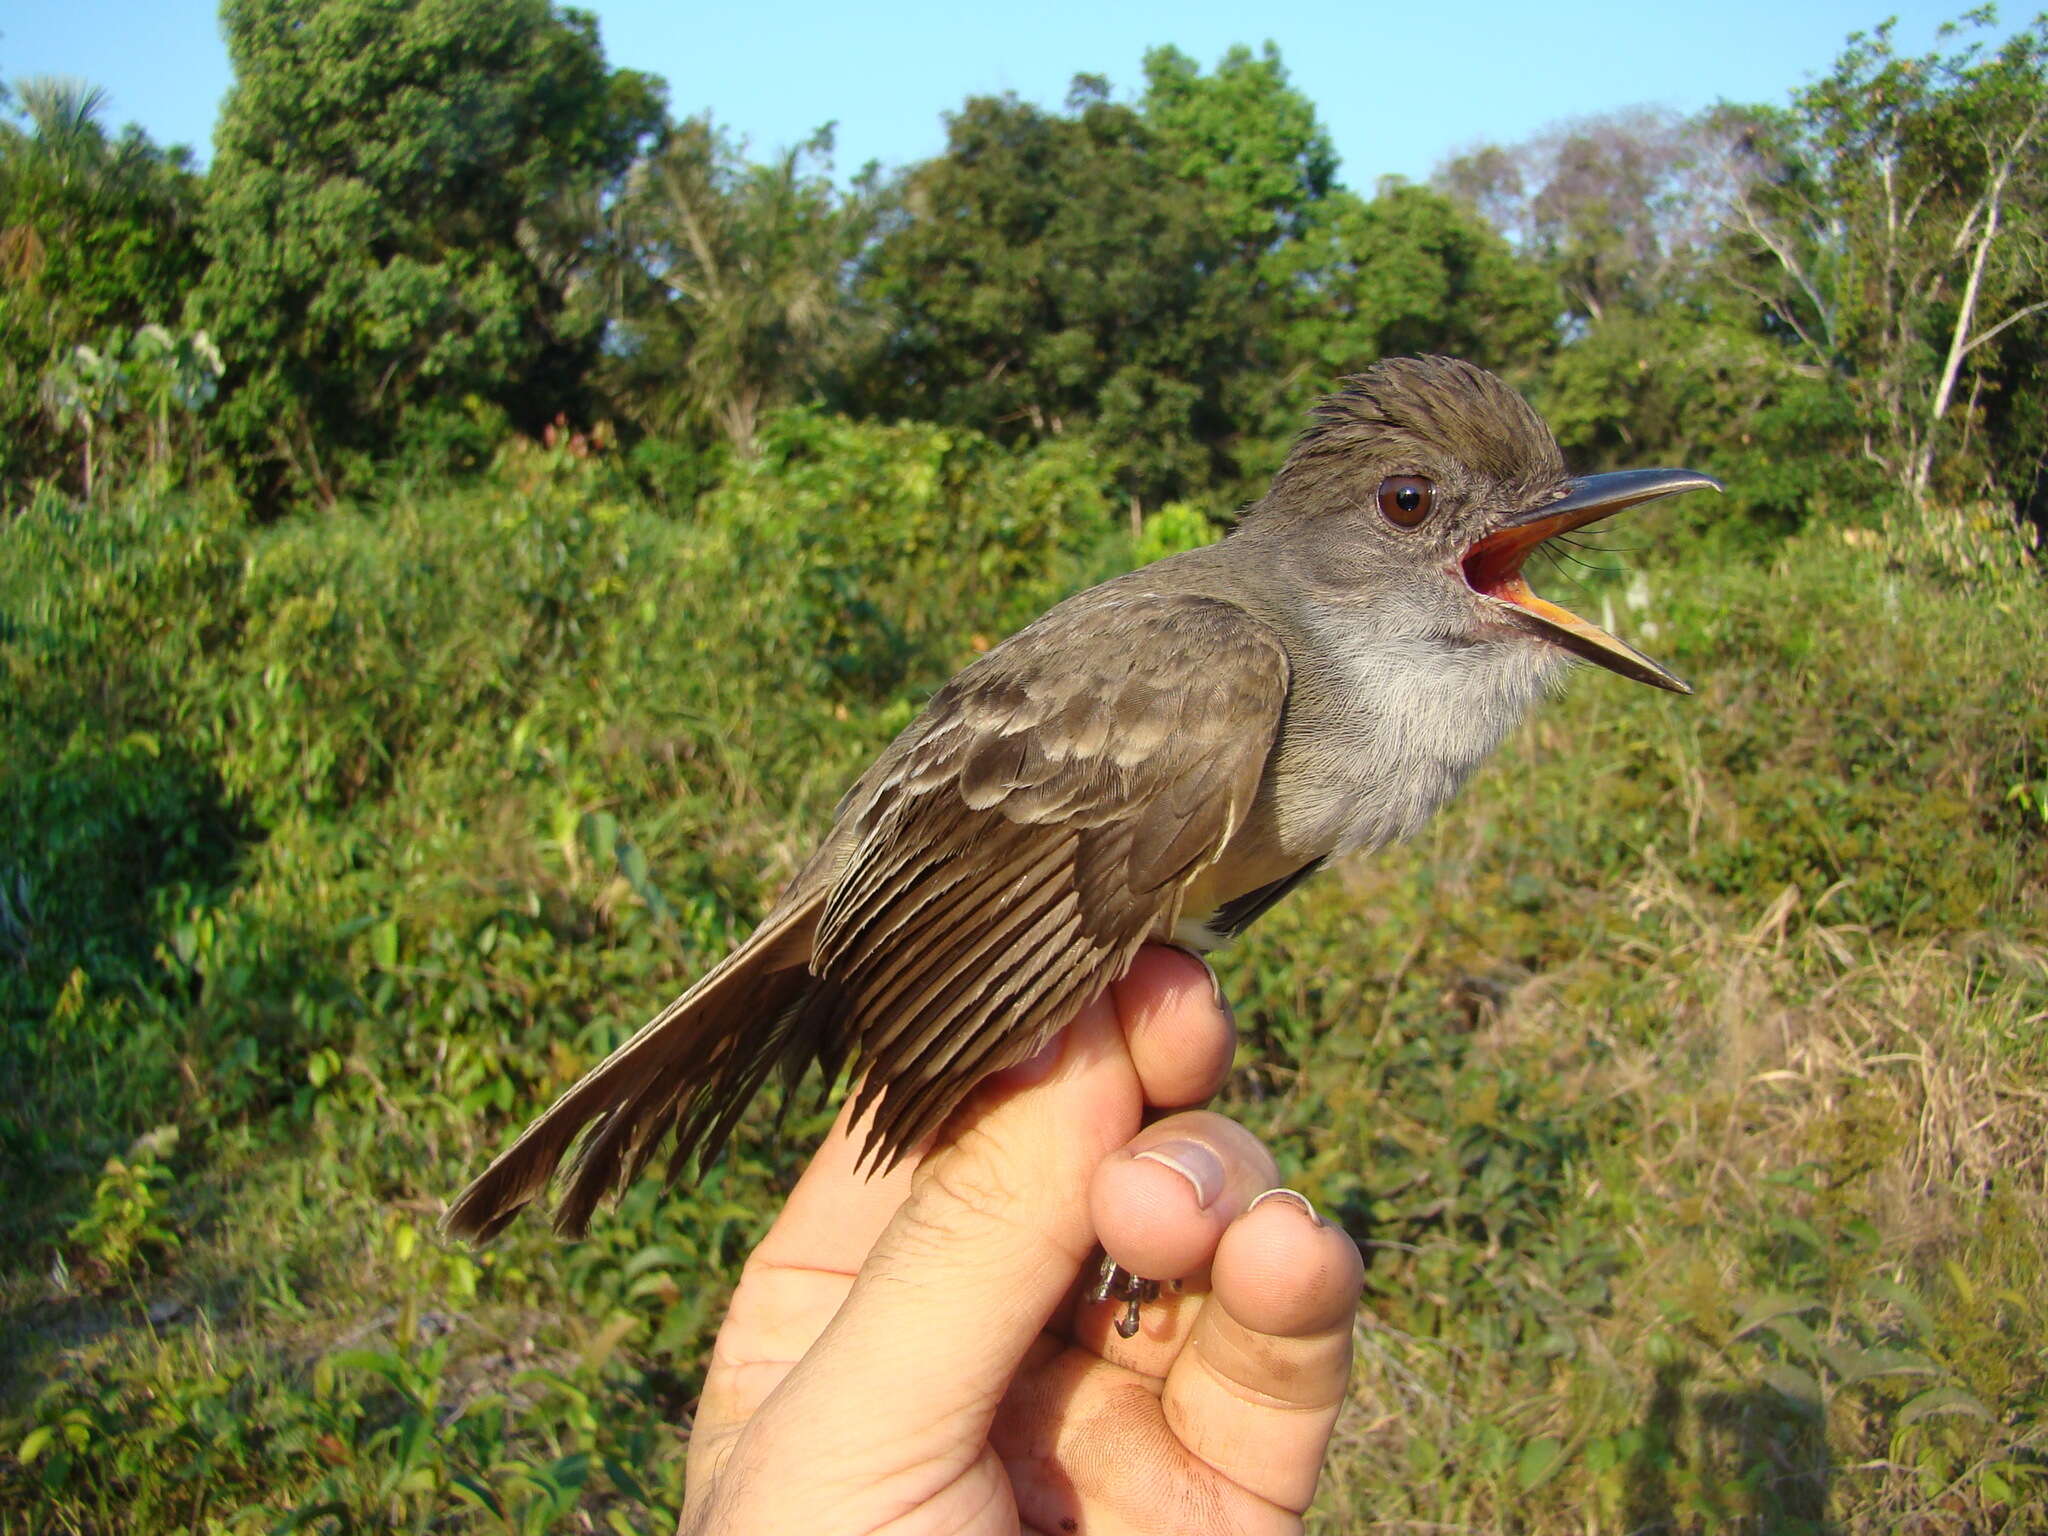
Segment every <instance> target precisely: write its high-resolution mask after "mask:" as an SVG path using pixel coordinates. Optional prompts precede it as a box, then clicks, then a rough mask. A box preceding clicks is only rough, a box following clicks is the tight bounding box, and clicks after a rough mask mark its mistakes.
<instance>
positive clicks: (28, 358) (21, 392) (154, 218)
mask: <svg viewBox="0 0 2048 1536" xmlns="http://www.w3.org/2000/svg"><path fill="white" fill-rule="evenodd" d="M5 99H6V98H5V96H4V94H0V103H4V102H5ZM15 101H16V103H17V104H18V114H17V115H16V116H14V118H13V119H12V120H7V119H5V118H0V497H4V498H5V500H6V501H8V502H12V501H14V500H15V499H16V498H17V497H18V496H19V495H20V494H21V493H22V489H21V488H22V487H23V486H25V484H26V483H27V482H28V481H30V480H32V479H34V478H36V477H38V476H44V475H52V474H55V473H57V472H58V470H59V466H60V463H61V461H62V459H63V458H64V457H65V449H64V445H63V443H62V442H61V440H60V435H59V434H57V433H53V432H52V431H51V430H49V423H48V418H47V417H46V415H45V409H44V401H43V399H42V396H41V383H42V381H43V379H44V377H45V375H46V374H47V373H48V372H49V371H50V369H51V368H52V367H54V366H56V365H58V364H59V363H60V362H61V361H62V360H63V359H64V358H66V357H68V356H69V355H70V353H71V351H72V349H73V348H75V347H78V346H80V345H87V344H93V343H97V342H98V341H99V340H100V339H101V337H102V335H103V334H104V333H105V332H106V331H107V330H109V329H110V328H119V329H122V330H128V329H132V328H134V327H137V326H143V325H147V324H150V323H151V322H153V321H161V320H168V319H174V318H175V317H176V316H177V314H178V311H179V309H180V308H181V306H182V305H183V303H184V299H185V294H186V292H187V291H188V290H189V288H190V287H191V286H192V285H193V283H195V282H196V281H197V279H198V276H199V273H200V270H201V268H202V265H203V257H202V255H201V252H200V248H199V243H198V238H197V214H198V209H199V186H200V184H199V179H198V177H196V176H195V175H194V174H193V173H192V171H191V170H190V168H189V165H188V163H187V156H186V154H185V152H184V151H183V150H182V149H173V150H164V149H160V148H158V147H157V146H156V145H155V144H153V143H151V142H150V140H149V138H148V136H147V135H145V134H144V133H143V132H142V131H141V130H140V129H139V128H134V127H130V128H128V129H126V130H124V131H123V132H121V133H119V134H109V133H108V132H107V131H106V129H105V127H104V126H103V124H102V122H101V117H102V113H103V111H104V106H105V97H104V95H103V94H102V93H101V92H100V91H98V90H96V89H94V88H92V87H90V86H87V85H83V84H81V83H79V82H77V81H72V80H54V79H43V78H39V79H32V80H25V81H23V82H21V83H20V85H19V86H18V87H17V89H16V92H15Z"/></svg>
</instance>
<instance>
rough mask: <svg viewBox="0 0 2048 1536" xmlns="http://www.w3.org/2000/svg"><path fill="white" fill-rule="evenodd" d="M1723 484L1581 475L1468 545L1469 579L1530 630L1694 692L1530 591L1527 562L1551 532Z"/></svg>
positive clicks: (1684, 474) (1632, 474) (1640, 474)
mask: <svg viewBox="0 0 2048 1536" xmlns="http://www.w3.org/2000/svg"><path fill="white" fill-rule="evenodd" d="M1720 489H1721V482H1720V481H1718V480H1716V479H1714V478H1713V476H1711V475H1703V474H1701V473H1700V472H1699V471H1698V470H1694V469H1623V470H1616V471H1615V472H1614V473H1612V474H1606V475H1582V476H1580V477H1579V478H1578V479H1576V480H1573V481H1572V482H1571V483H1570V488H1569V489H1568V490H1567V491H1566V492H1565V494H1564V495H1563V496H1561V497H1560V498H1558V499H1557V500H1556V501H1552V502H1546V503H1545V504H1544V505H1542V506H1540V507H1536V508H1533V509H1531V510H1530V511H1527V512H1518V513H1516V514H1514V515H1513V516H1512V517H1510V518H1508V519H1507V520H1506V521H1505V522H1503V523H1502V524H1501V525H1500V526H1499V527H1498V528H1496V529H1494V530H1493V532H1491V533H1489V534H1487V535H1486V536H1485V537H1484V538H1482V539H1481V540H1479V542H1478V543H1476V544H1474V545H1473V546H1472V547H1471V548H1470V549H1468V550H1466V551H1465V557H1464V559H1463V561H1462V562H1461V563H1462V564H1463V566H1464V569H1465V584H1466V585H1467V586H1469V587H1470V588H1471V589H1472V590H1473V591H1474V592H1476V593H1478V594H1479V595H1480V596H1481V597H1484V598H1489V599H1491V600H1492V601H1494V602H1497V603H1500V604H1502V605H1504V606H1505V607H1507V608H1509V609H1510V610H1512V611H1513V614H1514V617H1515V620H1516V622H1518V623H1520V624H1522V625H1523V626H1524V627H1525V628H1528V629H1532V630H1534V631H1535V632H1536V633H1537V634H1539V635H1541V636H1543V638H1544V639H1546V640H1550V641H1553V642H1554V643H1556V644H1558V645H1561V646H1563V647H1564V648H1565V649H1566V650H1568V651H1571V652H1574V653H1575V654H1577V655H1580V656H1583V657H1585V658H1586V660H1588V661H1593V662H1598V663H1599V664H1600V665H1601V666H1603V667H1606V668H1607V669H1608V670H1609V671H1611V672H1619V673H1620V674H1621V675H1622V676H1623V677H1631V678H1634V679H1635V680H1636V681H1637V682H1639V683H1648V684H1649V685H1650V686H1651V687H1653V688H1669V689H1670V690H1671V691H1672V692H1673V693H1691V692H1692V686H1691V684H1689V683H1686V682H1684V681H1683V680H1681V679H1680V678H1677V677H1674V676H1673V675H1672V674H1671V673H1669V672H1667V671H1665V670H1664V668H1662V667H1660V666H1658V665H1657V663H1656V662H1654V661H1652V660H1650V658H1649V657H1647V656H1645V655H1644V654H1643V653H1642V652H1641V651H1639V650H1637V649H1636V648H1635V647H1634V646H1632V645H1628V644H1625V643H1624V642H1622V641H1620V640H1617V639H1615V638H1614V636H1612V635H1610V634H1608V633H1607V631H1606V630H1604V629H1602V628H1601V627H1600V626H1599V625H1597V624H1588V623H1587V622H1586V621H1585V620H1584V619H1582V618H1580V617H1579V616H1578V615H1577V614H1575V613H1572V612H1570V611H1568V610H1567V609H1564V608H1560V607H1558V605H1557V604H1555V603H1552V602H1547V601H1545V600H1544V599H1543V598H1540V597H1538V596H1537V595H1536V594H1535V593H1534V592H1532V591H1530V589H1529V583H1528V582H1527V581H1525V580H1523V579H1522V562H1523V561H1524V560H1526V559H1528V558H1529V551H1530V550H1532V549H1534V548H1535V547H1536V546H1537V545H1538V544H1541V543H1542V542H1543V541H1544V540H1545V539H1547V538H1550V537H1552V536H1553V535H1556V534H1560V533H1570V532H1571V531H1572V530H1573V529H1574V528H1583V527H1585V526H1586V524H1588V523H1596V522H1598V521H1599V520H1600V519H1601V518H1603V517H1612V516H1613V515H1614V514H1615V513H1617V512H1621V511H1625V510H1627V509H1628V508H1630V507H1634V506H1640V505H1641V504H1642V503H1643V502H1646V501H1655V500H1656V499H1657V498H1658V497H1660V496H1671V495H1675V494H1677V493H1678V492H1679V491H1697V490H1715V491H1718V490H1720Z"/></svg>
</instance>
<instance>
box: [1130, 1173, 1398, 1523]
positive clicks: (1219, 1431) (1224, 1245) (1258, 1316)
mask: <svg viewBox="0 0 2048 1536" xmlns="http://www.w3.org/2000/svg"><path fill="white" fill-rule="evenodd" d="M1364 1278H1365V1270H1364V1266H1363V1265H1362V1264H1361V1263H1360V1262H1359V1257H1358V1248H1357V1245H1356V1244H1354V1243H1353V1242H1352V1241H1351V1239H1350V1238H1349V1237H1347V1236H1345V1235H1344V1233H1343V1232H1342V1231H1341V1230H1340V1229H1339V1228H1337V1227H1334V1226H1331V1225H1329V1224H1327V1223H1325V1222H1323V1221H1321V1220H1320V1219H1319V1218H1317V1217H1316V1216H1315V1215H1314V1214H1313V1213H1312V1212H1311V1211H1310V1210H1309V1208H1308V1204H1307V1202H1306V1201H1303V1200H1301V1198H1300V1197H1299V1196H1291V1195H1288V1194H1287V1193H1286V1192H1281V1193H1279V1194H1277V1195H1276V1196H1275V1197H1274V1198H1271V1199H1261V1200H1260V1201H1258V1202H1257V1203H1256V1204H1255V1205H1254V1206H1253V1207H1252V1209H1251V1210H1249V1211H1247V1212H1246V1213H1245V1214H1244V1215H1243V1216H1240V1217H1239V1218H1238V1219H1237V1220H1236V1221H1235V1222H1233V1223H1232V1224H1231V1226H1230V1229H1229V1230H1228V1231H1226V1232H1225V1233H1224V1234H1223V1239H1222V1241H1221V1242H1220V1243H1219V1244H1218V1245H1217V1249H1216V1259H1215V1262H1214V1264H1213V1265H1211V1267H1210V1293H1209V1297H1208V1300H1207V1302H1206V1303H1205V1305H1204V1306H1203V1307H1202V1309H1201V1313H1200V1315H1199V1316H1198V1317H1197V1318H1196V1320H1195V1325H1194V1329H1193V1332H1192V1334H1191V1336H1190V1338H1189V1341H1188V1347H1187V1348H1186V1349H1185V1350H1184V1351H1182V1353H1181V1356H1180V1358H1179V1359H1178V1360H1177V1361H1176V1362H1175V1363H1174V1366H1173V1369H1172V1370H1171V1371H1170V1372H1169V1373H1168V1375H1167V1378H1166V1389H1165V1392H1164V1394H1163V1395H1162V1399H1161V1406H1162V1407H1163V1409H1164V1410H1165V1414H1166V1422H1167V1424H1168V1426H1169V1427H1170V1428H1172V1430H1173V1431H1174V1432H1175V1434H1176V1435H1178V1437H1179V1438H1180V1441H1181V1443H1182V1444H1183V1445H1185V1446H1186V1447H1187V1448H1188V1450H1189V1451H1190V1452H1191V1453H1192V1454H1193V1455H1194V1456H1196V1457H1197V1458H1199V1459H1200V1460H1201V1461H1203V1462H1205V1463H1207V1464H1208V1465H1209V1466H1211V1467H1213V1468H1214V1469H1215V1470H1216V1471H1218V1472H1220V1473H1221V1474H1222V1475H1223V1476H1224V1477H1226V1478H1227V1479H1229V1480H1230V1481H1231V1482H1233V1483H1235V1484H1237V1485H1238V1486H1239V1487H1241V1488H1244V1489H1246V1490H1248V1491H1249V1492H1251V1493H1253V1494H1256V1495H1257V1496H1258V1497H1259V1498H1261V1499H1264V1500H1266V1501H1268V1502H1270V1503H1272V1504H1276V1505H1279V1506H1280V1507H1282V1508H1286V1509H1292V1510H1295V1511H1300V1510H1304V1509H1306V1508H1307V1507H1308V1502H1309V1500H1310V1498H1312V1497H1313V1496H1314V1494H1315V1488H1316V1477H1317V1474H1318V1473H1319V1472H1320V1471H1321V1469H1322V1464H1323V1454H1324V1451H1325V1450H1326V1449H1327V1447H1328V1445H1329V1439H1330V1431H1331V1429H1332V1428H1333V1427H1334V1426H1335V1425H1336V1422H1337V1411H1338V1409H1339V1407H1340V1406H1341V1405H1342V1403H1343V1401H1344V1388H1345V1384H1346V1382H1347V1381H1348V1380H1349V1378H1350V1374H1351V1321H1352V1314H1353V1312H1354V1311H1355V1310H1356V1307H1357V1304H1358V1293H1359V1288H1360V1286H1361V1285H1362V1284H1363V1282H1364Z"/></svg>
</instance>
